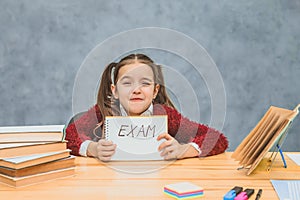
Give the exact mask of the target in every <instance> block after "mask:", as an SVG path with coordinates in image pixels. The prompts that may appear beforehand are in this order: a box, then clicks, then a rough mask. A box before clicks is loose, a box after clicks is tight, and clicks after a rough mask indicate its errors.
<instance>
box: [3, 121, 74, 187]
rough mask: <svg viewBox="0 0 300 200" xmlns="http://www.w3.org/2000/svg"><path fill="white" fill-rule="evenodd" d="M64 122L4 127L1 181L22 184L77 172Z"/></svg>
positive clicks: (15, 185)
mask: <svg viewBox="0 0 300 200" xmlns="http://www.w3.org/2000/svg"><path fill="white" fill-rule="evenodd" d="M64 139H65V134H64V125H50V126H18V127H0V182H1V183H4V184H7V185H9V186H14V187H21V186H26V185H31V184H35V183H40V182H43V181H48V180H53V179H57V178H62V177H66V176H72V175H74V169H75V157H74V156H71V155H70V150H69V149H67V144H66V142H67V141H65V140H64Z"/></svg>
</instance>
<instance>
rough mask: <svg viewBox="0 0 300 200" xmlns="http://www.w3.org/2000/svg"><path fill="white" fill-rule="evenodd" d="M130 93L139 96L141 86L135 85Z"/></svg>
mask: <svg viewBox="0 0 300 200" xmlns="http://www.w3.org/2000/svg"><path fill="white" fill-rule="evenodd" d="M132 93H134V94H139V93H141V85H139V84H135V86H134V88H133V91H132Z"/></svg>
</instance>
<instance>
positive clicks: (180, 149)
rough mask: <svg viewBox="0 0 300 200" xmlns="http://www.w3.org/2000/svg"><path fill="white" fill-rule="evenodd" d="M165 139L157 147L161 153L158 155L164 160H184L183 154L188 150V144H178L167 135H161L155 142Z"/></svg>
mask: <svg viewBox="0 0 300 200" xmlns="http://www.w3.org/2000/svg"><path fill="white" fill-rule="evenodd" d="M161 139H166V141H164V142H163V143H161V144H160V145H159V147H158V151H162V152H161V153H160V155H161V156H162V157H164V159H165V160H172V159H182V158H185V154H186V152H187V150H188V149H189V146H190V145H189V144H179V143H178V141H177V140H176V139H175V138H173V137H172V136H171V135H169V134H168V133H162V134H160V135H159V136H158V137H157V141H159V140H161Z"/></svg>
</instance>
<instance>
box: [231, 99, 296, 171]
mask: <svg viewBox="0 0 300 200" xmlns="http://www.w3.org/2000/svg"><path fill="white" fill-rule="evenodd" d="M299 107H300V104H299V105H298V106H297V107H296V108H295V109H294V110H288V109H283V108H278V107H275V106H271V107H270V108H269V110H268V111H267V112H266V113H265V115H264V116H263V117H262V119H261V120H260V121H259V122H258V124H257V125H256V126H255V127H254V129H253V130H252V131H251V132H250V133H249V134H248V136H247V137H246V138H245V139H244V140H243V141H242V143H241V144H240V145H239V146H238V147H237V148H236V150H235V151H234V153H233V154H232V158H234V159H235V160H238V161H239V164H240V165H242V166H243V167H244V168H249V169H248V171H247V175H250V174H251V173H252V172H253V170H254V169H255V168H256V167H257V165H258V164H259V163H260V161H261V160H262V159H263V158H264V157H265V156H266V154H267V153H268V152H269V151H270V149H271V148H272V147H274V148H277V150H278V151H280V152H281V145H282V143H283V141H284V139H285V137H286V135H287V132H288V128H289V127H290V125H291V123H292V122H293V120H294V118H295V117H296V116H297V114H298V112H299V111H298V108H299ZM281 153H282V152H281ZM282 156H283V154H282Z"/></svg>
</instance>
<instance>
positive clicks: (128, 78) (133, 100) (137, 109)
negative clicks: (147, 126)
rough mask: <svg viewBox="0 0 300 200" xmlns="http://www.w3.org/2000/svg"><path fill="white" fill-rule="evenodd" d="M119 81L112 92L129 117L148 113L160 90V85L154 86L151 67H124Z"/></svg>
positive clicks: (120, 72)
mask: <svg viewBox="0 0 300 200" xmlns="http://www.w3.org/2000/svg"><path fill="white" fill-rule="evenodd" d="M117 80H118V81H117V83H116V85H112V86H111V90H112V93H113V95H114V97H115V98H117V99H119V101H120V103H121V105H122V106H123V108H124V109H125V110H126V112H127V114H128V115H140V114H142V113H143V112H144V111H146V110H147V109H148V108H149V106H150V104H151V102H152V100H153V99H154V98H155V97H156V95H157V93H158V90H159V85H158V84H156V85H154V84H155V83H154V74H153V71H152V69H151V67H149V66H148V65H146V64H143V63H133V64H128V65H124V66H122V67H121V68H120V69H119V74H118V77H117Z"/></svg>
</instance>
